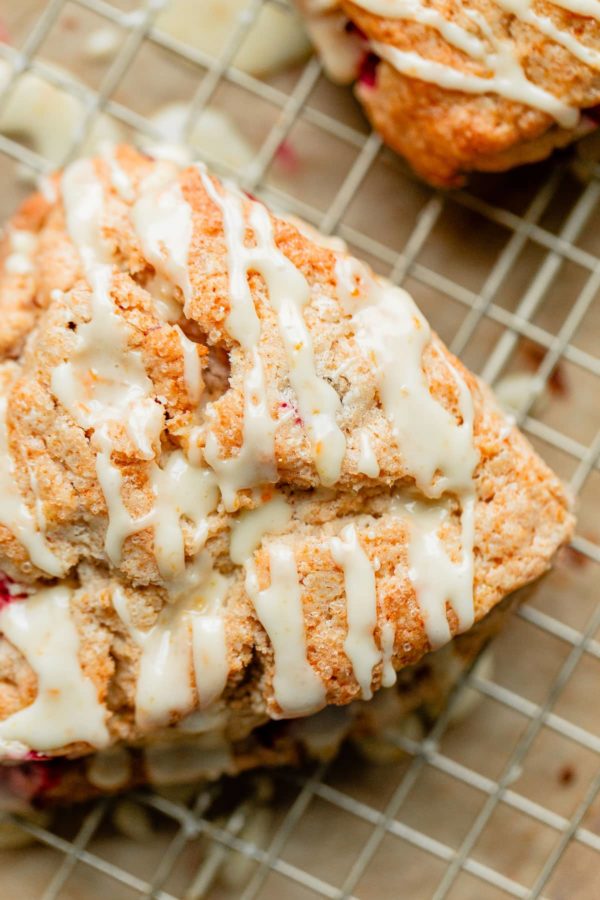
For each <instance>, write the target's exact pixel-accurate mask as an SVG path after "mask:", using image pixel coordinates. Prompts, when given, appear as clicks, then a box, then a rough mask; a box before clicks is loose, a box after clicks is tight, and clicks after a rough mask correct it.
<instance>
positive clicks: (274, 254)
mask: <svg viewBox="0 0 600 900" xmlns="http://www.w3.org/2000/svg"><path fill="white" fill-rule="evenodd" d="M250 225H251V226H252V228H253V230H254V233H255V235H256V241H257V247H256V250H255V257H254V260H253V266H252V268H254V269H255V270H256V271H258V272H259V273H260V274H261V275H262V277H263V278H264V279H265V281H266V283H267V289H268V293H269V302H270V304H271V306H272V307H273V308H274V310H275V311H276V313H277V321H278V325H279V332H280V334H281V337H282V340H283V344H284V347H285V350H286V355H287V359H288V364H289V367H290V383H291V385H292V388H293V389H294V392H295V394H296V397H297V398H298V408H299V410H300V415H301V416H302V418H303V420H304V422H305V423H306V426H307V428H308V432H309V434H310V436H311V443H312V448H313V454H314V457H315V465H316V468H317V472H318V473H319V477H320V479H321V481H322V483H323V484H325V485H331V484H335V482H336V481H337V480H338V478H339V477H340V472H341V468H342V461H343V459H344V453H345V451H346V440H345V438H344V434H343V432H342V430H341V429H340V427H339V425H338V424H337V421H336V418H337V416H338V415H339V414H340V412H341V409H342V404H341V401H340V398H339V397H338V395H337V393H336V391H335V389H334V388H333V387H332V386H331V385H330V384H329V382H327V381H326V380H325V379H324V378H321V377H320V376H319V375H317V372H316V368H315V360H314V351H313V344H312V338H311V336H310V332H309V330H308V327H307V325H306V322H305V321H304V315H303V308H304V307H305V306H306V304H307V303H308V302H309V301H310V288H309V285H308V282H307V281H306V279H305V278H304V275H303V274H302V272H301V271H300V270H299V269H297V268H296V266H294V264H293V263H292V262H290V260H289V259H288V258H287V257H286V256H285V255H284V254H283V253H282V252H281V251H280V250H279V249H278V248H277V246H276V244H275V240H274V237H273V226H272V224H271V218H270V216H269V214H268V212H267V210H266V209H265V207H264V206H262V205H261V204H259V203H253V204H252V210H251V212H250Z"/></svg>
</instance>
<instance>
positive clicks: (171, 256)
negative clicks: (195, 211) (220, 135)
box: [131, 167, 194, 315]
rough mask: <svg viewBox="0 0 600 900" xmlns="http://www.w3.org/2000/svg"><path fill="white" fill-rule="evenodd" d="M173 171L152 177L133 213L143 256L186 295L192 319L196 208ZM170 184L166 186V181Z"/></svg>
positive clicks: (159, 172)
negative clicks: (191, 251) (191, 265)
mask: <svg viewBox="0 0 600 900" xmlns="http://www.w3.org/2000/svg"><path fill="white" fill-rule="evenodd" d="M173 171H174V170H173V169H172V168H171V167H167V168H165V169H164V171H163V169H161V168H157V169H156V171H155V177H152V176H150V178H149V179H148V180H147V181H146V183H145V185H142V192H141V196H140V197H139V199H138V200H137V201H136V203H135V204H134V206H133V207H132V210H131V218H132V222H133V225H134V227H135V230H136V233H137V236H138V238H139V241H140V244H141V247H142V252H143V254H144V256H145V258H146V259H147V260H148V262H149V263H151V265H152V266H154V268H155V269H156V271H157V272H158V273H159V274H160V275H162V276H163V277H165V278H167V279H168V280H169V281H171V282H173V283H174V284H176V285H177V286H178V287H179V288H180V290H181V293H182V295H183V301H184V306H183V309H184V312H185V314H186V315H189V313H190V310H189V304H190V301H191V298H192V283H191V281H190V273H189V268H188V256H189V249H190V244H191V241H192V236H193V233H194V224H193V219H192V208H191V206H190V205H189V203H187V201H186V200H185V199H184V196H183V193H182V190H181V187H180V185H179V184H178V183H177V182H176V181H174V180H173V178H174V177H175V176H174V175H173V174H171V176H170V178H169V173H173ZM166 178H169V181H170V183H168V184H167V185H166V186H165V180H166Z"/></svg>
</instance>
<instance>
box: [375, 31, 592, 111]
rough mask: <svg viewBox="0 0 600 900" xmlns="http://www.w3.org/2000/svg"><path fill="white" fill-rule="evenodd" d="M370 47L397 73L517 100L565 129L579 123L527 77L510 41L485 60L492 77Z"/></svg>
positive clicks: (568, 108)
mask: <svg viewBox="0 0 600 900" xmlns="http://www.w3.org/2000/svg"><path fill="white" fill-rule="evenodd" d="M371 46H372V47H373V50H374V51H375V53H377V55H378V56H380V57H381V58H382V59H385V60H386V61H387V62H389V63H390V64H391V65H392V66H393V67H394V68H395V69H396V70H397V71H398V72H402V73H403V74H404V75H408V76H410V77H411V78H418V79H420V80H421V81H428V82H430V83H431V84H438V85H439V86H440V87H443V88H448V89H449V90H455V91H461V92H463V93H466V94H499V95H500V96H501V97H505V98H506V99H507V100H515V101H516V102H518V103H523V104H525V105H526V106H531V107H533V108H535V109H539V110H540V111H541V112H545V113H547V114H548V115H549V116H552V118H553V119H555V120H556V121H557V122H558V123H559V125H561V126H562V127H563V128H575V126H576V125H577V122H578V121H579V111H578V110H577V109H575V108H574V107H572V106H569V105H568V104H566V103H563V102H562V101H561V100H559V99H558V98H557V97H554V96H553V95H552V94H550V93H549V92H548V91H545V90H543V88H540V87H537V85H535V84H533V83H532V82H531V81H529V80H528V79H527V78H526V77H525V74H524V72H523V69H522V68H521V66H520V65H519V63H518V62H517V60H516V59H515V57H514V55H513V49H512V46H511V45H510V44H509V43H508V42H505V41H500V40H496V41H495V46H496V52H495V53H494V54H493V58H492V56H491V55H490V56H488V57H487V58H486V60H485V62H486V63H489V64H492V63H493V72H494V74H493V75H492V76H491V77H489V78H487V77H484V76H481V75H473V74H470V73H468V72H459V71H458V70H457V69H453V68H452V67H451V66H447V65H444V64H443V63H439V62H434V61H433V60H430V59H424V58H423V57H422V56H419V54H418V53H415V52H413V51H408V50H399V49H398V48H397V47H390V46H388V45H387V44H381V43H379V42H378V41H373V42H372V45H371Z"/></svg>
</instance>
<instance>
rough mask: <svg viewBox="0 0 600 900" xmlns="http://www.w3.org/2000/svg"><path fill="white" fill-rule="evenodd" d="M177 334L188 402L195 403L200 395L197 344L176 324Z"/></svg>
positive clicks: (201, 383) (200, 385) (200, 371)
mask: <svg viewBox="0 0 600 900" xmlns="http://www.w3.org/2000/svg"><path fill="white" fill-rule="evenodd" d="M177 334H178V336H179V342H180V343H181V352H182V353H183V377H184V380H185V387H186V390H187V394H188V397H189V400H190V403H193V404H194V405H197V404H198V403H199V402H200V397H201V396H202V386H203V382H202V366H201V364H200V357H199V356H198V344H196V343H195V342H194V341H190V339H189V337H187V335H185V334H184V333H183V331H182V330H181V328H179V327H178V326H177Z"/></svg>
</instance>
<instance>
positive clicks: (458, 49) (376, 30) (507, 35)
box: [298, 0, 600, 187]
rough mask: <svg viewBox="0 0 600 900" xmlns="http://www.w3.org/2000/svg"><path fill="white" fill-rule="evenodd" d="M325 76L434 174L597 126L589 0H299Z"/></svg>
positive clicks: (475, 166)
mask: <svg viewBox="0 0 600 900" xmlns="http://www.w3.org/2000/svg"><path fill="white" fill-rule="evenodd" d="M298 5H299V7H300V8H301V9H302V11H303V12H304V13H305V15H306V17H307V24H308V29H309V32H310V33H311V35H312V37H313V40H314V42H315V44H316V46H317V49H318V50H319V51H320V53H321V56H322V59H323V62H324V65H325V67H326V69H327V70H328V72H329V73H330V75H331V77H332V78H334V79H335V80H337V81H341V82H348V83H349V82H356V94H357V97H358V99H359V100H360V102H361V103H362V104H363V106H364V108H365V110H366V112H367V114H368V116H369V118H370V120H371V122H372V123H373V125H374V127H375V128H376V129H377V131H379V132H380V134H381V135H382V137H383V139H384V140H385V141H386V143H388V144H389V145H390V146H391V147H393V148H394V149H395V150H397V151H398V152H399V153H401V154H402V155H403V156H404V157H406V159H407V160H408V162H409V163H410V164H411V166H412V167H413V168H414V170H415V171H416V172H417V173H418V174H419V175H420V176H421V177H423V178H424V179H426V180H427V181H429V182H430V183H431V184H433V185H437V186H440V187H456V186H458V185H460V184H461V183H462V182H463V181H464V175H465V173H468V172H471V171H484V172H485V171H487V172H490V171H502V170H504V169H509V168H512V167H513V166H517V165H521V164H523V163H528V162H534V161H536V160H539V159H543V158H545V157H546V156H548V155H549V154H550V153H551V152H552V150H554V149H556V148H559V147H564V146H565V145H566V144H569V143H570V142H572V141H573V140H576V139H577V138H579V137H582V136H583V135H585V134H587V133H589V132H590V131H593V130H594V129H595V128H596V127H597V118H598V115H597V110H596V109H595V107H596V106H597V105H598V104H600V6H599V5H598V3H597V2H596V0H581V2H577V3H571V2H568V0H554V2H548V0H433V2H424V0H415V2H413V0H355V2H351V0H298Z"/></svg>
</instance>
